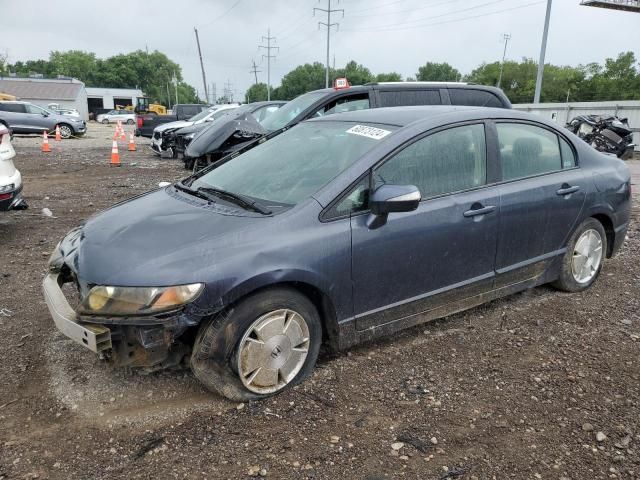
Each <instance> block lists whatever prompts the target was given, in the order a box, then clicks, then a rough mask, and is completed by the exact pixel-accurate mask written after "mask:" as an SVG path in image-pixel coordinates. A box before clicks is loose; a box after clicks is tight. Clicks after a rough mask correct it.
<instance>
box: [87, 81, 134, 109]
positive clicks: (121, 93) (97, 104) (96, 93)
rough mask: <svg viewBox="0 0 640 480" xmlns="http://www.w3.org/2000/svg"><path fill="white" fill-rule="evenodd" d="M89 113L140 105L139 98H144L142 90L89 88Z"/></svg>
mask: <svg viewBox="0 0 640 480" xmlns="http://www.w3.org/2000/svg"><path fill="white" fill-rule="evenodd" d="M86 90H87V102H88V104H89V111H90V112H96V111H97V110H104V109H106V110H112V109H114V108H116V106H120V107H126V106H127V105H133V106H134V107H135V106H136V105H137V103H138V97H142V96H144V95H143V93H142V90H138V89H135V88H101V87H87V89H86Z"/></svg>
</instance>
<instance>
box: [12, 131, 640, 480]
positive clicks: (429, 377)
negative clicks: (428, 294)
mask: <svg viewBox="0 0 640 480" xmlns="http://www.w3.org/2000/svg"><path fill="white" fill-rule="evenodd" d="M112 131H113V127H110V128H106V127H103V126H101V125H94V124H91V125H90V129H89V134H88V135H87V137H85V138H81V139H73V140H68V141H63V142H61V144H60V145H57V144H54V145H53V147H54V148H53V150H54V151H53V152H52V153H50V154H48V155H45V154H42V153H40V151H39V147H38V146H39V143H40V139H39V138H35V137H16V139H15V142H14V143H15V146H16V150H17V151H18V156H17V157H16V159H15V161H16V165H17V166H18V168H19V169H20V170H21V171H22V173H23V176H24V180H25V197H26V199H27V201H28V202H29V204H30V206H31V208H30V209H29V210H27V211H23V212H11V213H8V214H4V215H3V216H1V217H0V245H2V247H3V248H2V249H0V311H1V312H3V314H2V313H0V330H1V332H2V335H1V336H0V362H2V368H1V369H0V479H5V478H7V479H8V478H11V479H13V478H18V479H28V478H48V479H85V478H98V479H103V478H104V479H107V478H109V479H116V478H118V479H119V478H126V479H134V478H136V479H137V478H140V479H146V478H154V477H156V478H188V479H203V478H208V479H221V478H224V479H227V478H229V479H231V478H247V477H249V476H261V475H262V476H266V477H268V478H316V479H332V478H361V479H369V480H374V479H382V478H408V479H414V478H415V479H445V478H463V479H491V478H495V479H503V478H516V479H537V478H543V479H556V480H559V479H605V478H624V479H631V478H640V455H639V449H640V416H639V413H640V411H639V402H640V387H639V385H640V384H639V380H640V369H639V368H638V362H639V360H638V351H639V341H640V314H639V313H638V312H640V273H639V271H638V269H637V263H638V258H639V254H640V229H639V227H638V217H639V214H638V208H637V200H638V197H637V192H638V188H639V186H638V184H640V162H638V161H634V162H630V166H631V167H632V168H633V170H634V175H635V184H636V186H635V187H634V188H635V192H636V208H635V209H634V213H633V215H634V219H635V223H634V224H632V226H631V228H630V230H629V235H628V239H627V242H626V243H625V245H624V247H623V249H622V252H621V253H620V255H619V256H618V257H616V258H615V259H612V260H610V261H608V262H607V263H606V264H605V267H604V270H603V274H602V276H601V277H600V279H599V280H598V282H597V283H596V285H595V286H594V287H593V288H592V289H591V290H589V291H588V292H585V293H582V294H574V295H569V294H563V293H559V292H557V291H554V290H552V289H550V288H547V287H541V288H537V289H535V290H532V291H529V292H526V293H522V294H518V295H514V296H512V297H509V298H507V299H503V300H500V301H496V302H492V303H490V304H488V305H485V306H483V307H480V308H476V309H473V310H470V311H468V312H465V313H462V314H458V315H454V316H451V317H448V318H447V319H443V320H440V321H437V322H433V323H430V324H428V325H426V326H422V327H419V328H414V329H411V330H408V331H405V332H403V333H401V334H398V335H395V336H393V337H391V338H388V339H385V340H383V341H378V342H374V343H369V344H366V345H363V346H361V347H358V348H355V349H353V350H351V351H350V352H347V353H340V354H331V355H329V354H325V355H324V356H322V357H321V359H320V361H319V365H318V368H317V370H316V373H315V374H314V375H313V376H312V377H311V378H310V379H309V380H308V381H306V382H305V383H303V384H302V385H299V386H297V387H296V388H294V389H291V390H289V391H287V392H285V393H283V394H281V395H279V396H277V397H275V398H273V399H269V400H267V401H264V402H255V403H250V404H246V405H238V404H234V403H230V402H228V401H226V400H224V399H222V398H220V397H217V396H214V395H212V394H210V393H208V392H206V391H205V390H204V389H203V388H202V387H200V386H199V384H198V383H197V382H196V381H195V380H194V378H193V376H192V375H191V374H190V373H189V372H188V371H169V372H162V373H158V374H154V375H146V376H145V375H141V374H140V373H138V372H136V371H127V370H112V369H110V368H108V367H107V366H106V365H104V364H103V363H101V362H99V361H98V360H97V359H95V357H94V356H93V355H92V354H91V352H89V351H87V350H85V349H83V348H82V347H80V346H76V345H75V344H73V343H72V342H70V341H68V340H66V339H65V338H64V337H63V336H62V335H61V334H59V333H57V332H56V330H55V328H54V325H53V323H52V321H51V319H50V318H49V315H48V312H47V310H46V306H45V304H44V301H43V299H42V294H41V291H40V284H41V281H42V278H43V275H44V273H45V272H46V260H47V257H48V255H49V253H50V252H51V250H52V249H53V247H54V246H55V244H56V243H57V242H58V240H59V239H60V237H61V236H62V235H64V233H66V232H67V231H68V230H69V229H70V228H72V227H73V226H75V225H77V224H78V223H80V222H81V221H83V220H84V219H86V218H87V217H89V216H90V215H92V214H94V213H96V212H98V211H100V210H102V209H104V208H106V207H108V206H110V205H112V204H114V203H116V202H118V201H120V200H123V199H126V198H128V197H131V196H133V195H135V194H137V193H139V192H143V191H145V190H148V189H151V188H154V187H155V186H156V185H157V183H158V182H159V181H162V180H169V181H171V180H175V179H177V178H180V176H182V175H183V173H184V170H182V169H181V167H180V164H179V163H177V162H175V161H168V160H160V159H158V158H157V157H155V156H154V155H153V154H151V153H150V152H149V151H148V149H146V148H142V147H143V146H142V145H138V147H139V148H138V151H137V152H127V151H126V143H125V142H121V157H122V162H123V164H124V165H123V167H122V168H110V167H109V165H108V163H109V155H110V147H111V141H110V139H111V134H112V133H111V132H112ZM137 140H140V139H137ZM143 142H144V143H146V142H148V141H147V140H146V139H145V140H143ZM123 150H124V151H123ZM45 207H46V208H48V209H50V210H51V212H52V214H53V217H47V216H44V215H42V213H41V210H42V209H43V208H45ZM122 248H126V245H123V246H122Z"/></svg>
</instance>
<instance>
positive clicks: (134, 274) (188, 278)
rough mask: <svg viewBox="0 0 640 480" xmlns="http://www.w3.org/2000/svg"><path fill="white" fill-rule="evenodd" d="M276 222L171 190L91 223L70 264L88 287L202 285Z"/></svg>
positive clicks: (150, 195) (141, 198) (131, 202)
mask: <svg viewBox="0 0 640 480" xmlns="http://www.w3.org/2000/svg"><path fill="white" fill-rule="evenodd" d="M273 218H274V217H265V216H260V215H259V214H254V213H253V212H247V211H245V210H239V209H237V208H236V207H234V206H226V205H223V204H222V203H219V204H207V202H206V201H203V200H200V199H197V198H194V197H191V196H189V195H187V194H184V193H182V192H179V191H177V190H176V189H175V188H174V187H172V186H170V187H166V188H165V189H161V190H155V191H153V192H150V193H148V194H145V195H142V196H139V197H136V198H134V199H132V200H129V201H127V202H124V203H122V204H119V205H116V206H115V207H112V208H110V209H109V210H106V211H105V212H103V213H101V214H99V215H97V216H95V217H93V218H91V219H90V220H89V221H88V222H87V223H86V224H85V226H84V227H83V228H82V236H81V241H80V242H79V244H78V247H77V249H76V250H75V254H74V255H75V258H73V259H72V260H71V262H70V263H71V264H72V265H73V267H72V269H73V270H74V271H76V273H77V276H78V279H79V281H80V282H81V283H83V284H85V285H87V284H88V285H91V284H98V285H118V286H163V285H165V286H166V285H179V284H187V283H194V282H201V281H204V278H203V277H205V276H206V275H210V274H211V270H212V269H213V268H214V266H215V265H216V264H217V263H220V262H223V261H224V260H225V258H228V257H230V256H232V255H238V254H242V252H243V249H242V245H243V244H245V245H246V244H255V242H256V238H257V236H256V234H255V233H254V231H255V229H256V228H258V227H260V226H261V225H264V224H265V222H268V221H270V220H273ZM63 242H64V241H63ZM245 251H246V250H245ZM67 263H69V261H67ZM70 266H71V265H70Z"/></svg>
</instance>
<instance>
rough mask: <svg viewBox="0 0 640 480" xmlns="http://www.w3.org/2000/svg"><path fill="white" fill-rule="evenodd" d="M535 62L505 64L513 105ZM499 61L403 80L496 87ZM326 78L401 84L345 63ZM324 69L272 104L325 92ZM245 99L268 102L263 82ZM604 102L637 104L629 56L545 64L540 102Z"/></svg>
mask: <svg viewBox="0 0 640 480" xmlns="http://www.w3.org/2000/svg"><path fill="white" fill-rule="evenodd" d="M537 66H538V65H537V62H535V61H534V60H533V59H530V58H523V59H522V60H520V61H512V60H510V61H506V62H505V63H504V65H503V73H502V79H501V84H500V87H501V88H502V89H503V90H504V92H505V94H506V95H507V97H509V99H510V100H511V102H512V103H531V102H533V95H534V91H535V84H536V72H537ZM500 68H501V64H500V62H493V63H483V64H481V65H480V66H478V67H477V68H475V69H474V70H472V71H471V72H470V73H469V74H467V75H463V74H462V73H461V72H460V71H459V70H458V69H456V68H455V67H453V66H451V65H450V64H448V63H446V62H445V63H437V62H427V63H425V64H424V65H422V66H421V67H419V68H418V71H417V72H416V73H415V76H413V77H408V78H406V81H416V80H418V81H431V82H459V81H465V82H471V83H477V84H481V85H494V86H495V85H497V84H498V79H499V77H500ZM329 75H330V78H331V79H335V78H339V77H346V78H347V79H348V80H349V83H351V85H362V84H365V83H369V82H389V81H403V78H402V75H400V74H399V73H397V72H389V73H379V74H373V73H372V72H371V70H369V69H368V68H367V67H365V66H364V65H361V64H359V63H357V62H355V61H353V60H352V61H350V62H348V63H347V64H346V65H345V67H344V68H340V69H330V71H329ZM324 82H325V66H324V65H323V64H321V63H319V62H315V63H306V64H304V65H299V66H297V67H296V68H294V69H293V70H291V71H290V72H289V73H287V74H286V75H285V76H284V77H283V78H282V81H281V83H280V85H278V86H277V87H275V88H272V90H271V98H272V99H274V100H291V99H293V98H295V97H297V96H298V95H301V94H302V93H305V92H308V91H310V90H317V89H320V88H324ZM246 99H247V100H248V101H252V102H255V101H261V100H266V99H267V86H266V84H264V83H257V84H254V85H252V86H251V87H250V88H249V89H248V90H247V92H246ZM606 100H640V63H639V62H638V61H637V60H636V57H635V55H634V53H633V52H623V53H620V54H619V55H618V56H617V57H616V58H607V59H606V60H605V62H604V64H599V63H589V64H587V65H578V66H577V67H571V66H558V65H552V64H545V69H544V78H543V83H542V95H541V101H542V102H566V101H570V102H590V101H606Z"/></svg>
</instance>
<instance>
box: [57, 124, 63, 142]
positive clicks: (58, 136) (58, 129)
mask: <svg viewBox="0 0 640 480" xmlns="http://www.w3.org/2000/svg"><path fill="white" fill-rule="evenodd" d="M60 140H62V136H61V135H60V126H59V125H56V142H59V141H60Z"/></svg>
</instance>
